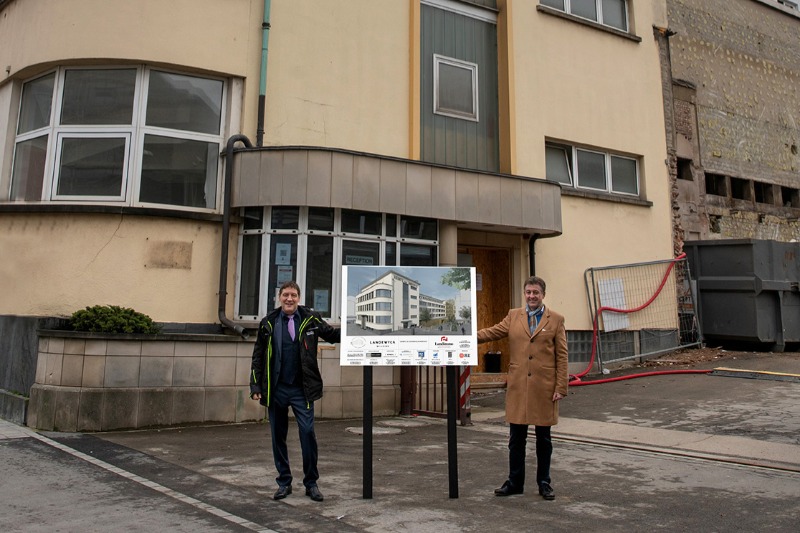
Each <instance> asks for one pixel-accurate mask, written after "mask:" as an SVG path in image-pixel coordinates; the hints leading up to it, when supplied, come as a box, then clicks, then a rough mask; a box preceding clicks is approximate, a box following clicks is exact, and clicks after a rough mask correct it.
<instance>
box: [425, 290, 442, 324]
mask: <svg viewBox="0 0 800 533" xmlns="http://www.w3.org/2000/svg"><path fill="white" fill-rule="evenodd" d="M446 308H447V306H446V302H445V300H440V299H439V298H434V297H433V296H428V295H427V294H420V295H419V311H420V313H427V316H428V320H442V319H443V318H445V317H446V316H447V309H446ZM420 316H423V315H420Z"/></svg>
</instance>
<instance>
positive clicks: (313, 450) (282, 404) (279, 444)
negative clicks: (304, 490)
mask: <svg viewBox="0 0 800 533" xmlns="http://www.w3.org/2000/svg"><path fill="white" fill-rule="evenodd" d="M289 407H291V408H292V412H293V413H294V417H295V420H296V421H297V429H298V432H299V434H300V449H301V450H302V452H303V485H305V486H306V487H313V486H315V485H316V484H317V479H319V471H318V470H317V458H318V457H319V453H318V451H317V436H316V435H315V434H314V404H313V403H309V402H307V401H306V397H305V395H304V394H303V389H302V387H297V386H293V385H286V384H284V383H279V384H278V386H277V387H275V390H274V391H273V393H272V400H271V402H270V406H269V409H268V412H269V427H270V433H271V435H272V456H273V458H274V459H275V468H276V469H277V470H278V477H276V478H275V480H276V481H277V482H278V485H279V486H281V487H285V486H287V485H291V484H292V470H291V468H290V467H289V453H288V450H287V448H286V437H287V435H288V434H289Z"/></svg>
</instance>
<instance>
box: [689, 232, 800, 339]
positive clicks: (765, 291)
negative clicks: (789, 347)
mask: <svg viewBox="0 0 800 533" xmlns="http://www.w3.org/2000/svg"><path fill="white" fill-rule="evenodd" d="M684 251H685V252H686V255H687V257H688V259H689V269H690V272H691V275H692V279H694V280H695V281H696V283H697V294H698V314H699V317H700V324H701V327H702V328H701V329H702V331H703V337H705V338H706V339H718V340H723V341H724V340H730V341H745V342H757V343H767V344H770V345H771V349H772V350H773V351H783V350H784V349H785V345H786V343H790V342H791V343H793V342H800V289H798V284H799V283H800V243H788V242H777V241H767V240H756V239H737V240H715V241H688V242H686V243H685V244H684Z"/></svg>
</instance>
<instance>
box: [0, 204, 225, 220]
mask: <svg viewBox="0 0 800 533" xmlns="http://www.w3.org/2000/svg"><path fill="white" fill-rule="evenodd" d="M0 213H101V214H108V215H137V216H152V217H167V218H183V219H188V220H206V221H212V222H221V221H222V215H221V214H217V213H198V212H193V211H183V210H179V209H159V208H153V207H129V206H113V205H85V204H49V203H41V204H23V203H2V202H0Z"/></svg>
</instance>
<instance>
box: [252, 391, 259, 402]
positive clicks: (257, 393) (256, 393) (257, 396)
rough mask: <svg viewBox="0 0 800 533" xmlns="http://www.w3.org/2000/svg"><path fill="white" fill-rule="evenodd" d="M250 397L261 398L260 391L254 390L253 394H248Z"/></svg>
mask: <svg viewBox="0 0 800 533" xmlns="http://www.w3.org/2000/svg"><path fill="white" fill-rule="evenodd" d="M250 398H251V399H253V400H260V399H261V393H260V392H254V393H253V394H251V395H250Z"/></svg>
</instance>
